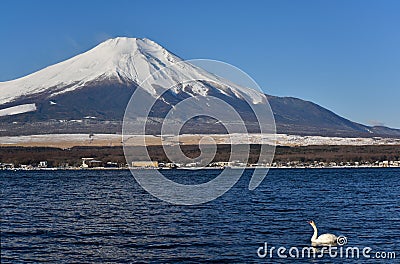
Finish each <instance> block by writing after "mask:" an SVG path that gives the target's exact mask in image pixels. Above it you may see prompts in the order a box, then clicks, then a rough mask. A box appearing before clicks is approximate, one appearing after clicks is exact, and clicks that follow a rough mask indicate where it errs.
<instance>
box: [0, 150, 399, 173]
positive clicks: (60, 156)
mask: <svg viewBox="0 0 400 264" xmlns="http://www.w3.org/2000/svg"><path fill="white" fill-rule="evenodd" d="M181 149H182V151H183V153H185V154H186V155H187V156H188V157H191V158H196V157H198V156H199V155H200V150H199V148H198V146H197V145H182V146H181ZM147 150H148V153H149V156H150V157H151V159H152V160H153V161H157V162H159V163H169V162H171V161H170V160H169V159H168V157H167V155H166V154H165V152H164V149H163V146H148V147H147ZM230 150H231V147H230V145H218V147H217V151H216V155H215V157H214V160H213V162H227V161H228V160H229V157H230ZM259 150H260V145H251V146H250V154H249V159H248V162H247V163H248V164H256V163H257V161H258V159H259ZM89 157H90V158H93V159H95V160H97V161H100V162H101V163H103V164H106V163H109V164H117V166H118V167H124V166H126V160H125V156H124V152H123V148H122V147H120V146H118V147H72V148H68V149H60V148H50V147H0V164H13V166H15V167H19V166H21V165H31V166H34V167H38V166H39V165H40V163H41V162H44V161H45V162H46V166H48V167H66V166H71V167H77V168H78V167H81V165H82V158H89ZM137 160H141V157H138V158H137ZM399 162H400V146H399V145H379V146H298V147H283V146H277V147H276V150H275V156H274V160H273V164H274V166H276V167H286V166H287V167H310V166H311V167H313V166H314V167H329V166H380V167H382V166H385V165H394V166H399ZM271 165H272V164H271Z"/></svg>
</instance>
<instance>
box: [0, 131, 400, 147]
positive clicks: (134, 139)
mask: <svg viewBox="0 0 400 264" xmlns="http://www.w3.org/2000/svg"><path fill="white" fill-rule="evenodd" d="M124 140H125V142H126V143H127V144H128V145H132V146H140V145H144V144H146V145H160V144H161V143H163V144H165V145H174V144H184V145H190V144H198V143H199V142H200V141H201V143H203V144H210V143H213V142H215V143H216V144H230V143H233V144H240V143H242V144H245V143H251V144H260V143H263V144H273V143H274V142H275V143H276V145H280V146H309V145H400V139H393V138H340V137H320V136H296V135H285V134H277V135H275V136H274V135H265V134H264V135H260V134H249V135H244V134H232V135H230V136H229V135H217V134H213V135H180V136H172V135H171V136H163V137H157V136H152V135H147V136H141V135H129V136H125V137H124ZM121 145H122V136H121V135H118V134H94V135H89V134H47V135H31V136H15V137H9V136H7V137H0V146H32V147H39V146H48V147H60V148H70V147H73V146H121Z"/></svg>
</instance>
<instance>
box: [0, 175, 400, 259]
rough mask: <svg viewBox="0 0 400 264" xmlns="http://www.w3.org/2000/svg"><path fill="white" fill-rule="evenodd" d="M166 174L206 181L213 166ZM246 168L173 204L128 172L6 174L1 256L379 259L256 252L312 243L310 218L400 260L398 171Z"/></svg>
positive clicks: (353, 243)
mask: <svg viewBox="0 0 400 264" xmlns="http://www.w3.org/2000/svg"><path fill="white" fill-rule="evenodd" d="M165 173H166V174H167V176H168V177H169V178H171V179H178V178H182V177H198V178H201V179H202V180H201V182H205V181H207V180H209V179H211V178H213V177H215V176H216V175H217V174H218V173H219V171H218V170H215V171H213V170H206V171H197V172H187V171H180V170H176V171H166V172H165ZM249 175H250V171H246V173H245V175H244V176H243V177H242V178H241V180H240V181H239V182H238V183H237V184H236V185H235V187H234V188H233V189H231V190H230V191H229V192H227V193H226V194H225V195H223V196H222V197H220V198H218V199H217V200H214V201H212V202H209V203H207V204H203V205H197V206H176V205H171V204H167V203H165V202H163V201H160V200H158V199H157V198H154V197H153V196H151V195H150V194H148V193H147V192H146V191H144V190H143V189H142V188H141V187H140V186H139V185H138V184H137V183H136V181H135V179H134V178H133V177H132V176H131V174H130V172H129V171H52V172H50V171H36V172H35V171H33V172H32V171H31V172H29V171H28V172H5V171H2V172H0V181H1V262H2V263H9V262H13V263H20V262H46V261H48V262H52V263H55V262H57V263H93V262H101V263H126V262H128V263H137V262H152V263H179V262H182V263H188V262H189V263H190V262H191V263H197V262H207V263H209V262H215V263H222V262H227V263H252V262H261V263H286V262H296V263H297V262H300V263H376V262H377V259H366V258H363V257H360V259H341V258H332V257H330V256H327V255H325V256H324V257H323V258H311V259H309V258H300V259H296V260H293V259H291V260H289V259H280V258H279V257H278V256H277V255H276V252H275V253H274V256H273V257H274V259H270V258H269V256H267V257H266V258H259V256H258V255H257V250H258V249H259V247H261V246H263V245H264V243H268V247H272V246H274V247H276V248H278V247H280V246H282V247H287V248H288V249H289V248H290V247H294V246H295V247H299V248H300V249H301V248H302V247H308V246H309V245H310V238H311V235H312V228H311V226H310V225H308V223H307V221H308V220H310V219H313V220H314V221H315V222H316V224H317V226H318V228H319V230H320V232H321V233H328V232H329V233H333V234H336V235H344V236H346V237H347V239H348V245H347V246H354V247H360V248H361V249H362V248H363V247H371V248H372V251H371V252H373V253H374V252H378V251H391V252H392V251H394V252H395V253H396V256H397V259H396V260H393V259H391V260H387V259H386V260H382V261H381V262H382V263H399V259H400V198H399V197H400V169H389V168H388V169H308V170H307V169H298V170H297V169H296V170H294V169H287V170H284V169H279V170H271V171H270V172H269V174H268V176H267V177H266V178H265V180H264V182H263V183H262V184H261V185H260V186H259V187H258V188H257V189H256V190H254V191H249V190H248V188H247V187H248V183H249V179H250V176H249ZM269 249H270V248H269ZM286 254H287V252H286ZM371 255H373V254H371Z"/></svg>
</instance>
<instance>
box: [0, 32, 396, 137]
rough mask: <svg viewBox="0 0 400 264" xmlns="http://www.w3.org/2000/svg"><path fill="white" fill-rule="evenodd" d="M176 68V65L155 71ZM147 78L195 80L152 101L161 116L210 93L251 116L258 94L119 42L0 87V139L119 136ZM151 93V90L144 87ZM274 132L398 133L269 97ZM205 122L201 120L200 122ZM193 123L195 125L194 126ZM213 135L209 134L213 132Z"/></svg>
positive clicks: (144, 43)
mask: <svg viewBox="0 0 400 264" xmlns="http://www.w3.org/2000/svg"><path fill="white" fill-rule="evenodd" d="M175 63H179V65H180V67H175V68H173V69H172V70H170V71H168V73H167V74H165V72H164V73H163V72H159V70H160V69H162V68H164V67H166V66H169V65H172V64H175ZM148 76H151V77H150V78H153V79H154V81H156V80H157V79H160V78H164V79H167V80H170V81H171V82H172V81H178V80H179V79H181V78H182V76H185V77H186V78H190V79H195V80H210V81H195V82H191V83H189V84H182V85H178V86H176V87H174V89H172V90H169V91H168V92H166V93H165V94H163V96H162V97H161V98H159V99H158V100H157V104H155V106H154V107H155V109H153V111H152V115H153V117H154V118H161V119H162V118H163V117H164V116H165V114H166V113H167V112H168V111H169V110H170V109H171V108H172V107H173V106H174V105H176V104H177V103H179V102H181V101H182V100H184V99H186V98H189V97H193V96H205V95H211V96H215V97H217V98H219V99H221V100H224V101H225V102H227V103H229V104H230V105H232V106H233V107H234V108H235V109H236V110H237V111H238V112H239V113H240V115H241V116H242V117H243V118H244V119H249V120H250V119H251V118H252V114H251V113H250V112H251V111H250V109H251V108H249V105H248V103H247V102H251V103H252V104H259V103H262V102H263V98H264V97H263V95H262V94H260V93H258V92H256V91H254V90H252V89H249V88H245V87H242V86H240V85H237V84H235V83H233V82H229V81H227V80H224V81H223V82H222V83H223V84H221V80H222V78H220V77H218V76H216V75H214V74H211V73H209V72H207V71H206V70H204V69H202V68H200V67H197V66H194V65H192V64H190V63H188V62H184V61H183V60H182V59H181V58H179V57H178V56H176V55H174V54H173V53H171V52H169V51H168V50H166V49H165V48H163V47H162V46H160V45H159V44H157V43H155V42H154V41H151V40H149V39H138V38H125V37H119V38H114V39H109V40H107V41H105V42H103V43H101V44H99V45H98V46H96V47H94V48H92V49H91V50H89V51H87V52H84V53H82V54H80V55H77V56H75V57H72V58H70V59H68V60H66V61H63V62H60V63H57V64H55V65H52V66H49V67H47V68H44V69H42V70H40V71H37V72H35V73H32V74H29V75H27V76H25V77H22V78H19V79H15V80H11V81H6V82H0V124H1V129H0V135H22V134H41V133H82V132H83V133H119V132H120V131H121V125H122V119H123V116H124V112H125V108H126V106H127V104H128V102H129V99H130V97H131V96H132V94H133V93H134V91H135V90H136V89H138V88H139V89H145V88H143V87H142V86H140V87H139V84H140V83H142V82H143V81H144V80H145V79H146V78H147V77H148ZM146 89H147V90H146V92H147V93H148V94H150V95H155V94H156V89H157V87H150V88H146ZM267 98H268V101H269V103H270V105H271V108H272V111H273V114H274V116H275V120H276V126H277V132H278V133H287V134H300V135H324V136H327V135H328V136H366V137H372V136H394V137H398V136H400V130H396V129H390V128H386V127H369V126H365V125H361V124H358V123H354V122H351V121H349V120H347V119H345V118H342V117H340V116H338V115H336V114H334V113H333V112H331V111H329V110H327V109H325V108H323V107H321V106H318V105H316V104H314V103H311V102H307V101H303V100H301V99H297V98H291V97H275V96H271V95H267ZM202 122H203V123H202ZM195 124H197V126H196V125H195ZM199 124H210V123H209V122H208V121H207V120H201V118H200V119H199V120H196V122H194V123H193V126H191V127H192V128H193V127H194V128H195V130H193V131H192V130H190V131H189V130H188V131H186V132H196V133H208V132H210V131H211V130H212V129H217V130H218V129H221V128H215V127H214V128H212V126H207V125H199ZM213 132H215V131H213Z"/></svg>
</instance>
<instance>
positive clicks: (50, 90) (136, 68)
mask: <svg viewBox="0 0 400 264" xmlns="http://www.w3.org/2000/svg"><path fill="white" fill-rule="evenodd" d="M177 62H180V63H179V65H178V66H176V67H173V68H171V69H169V70H168V72H159V70H160V69H162V68H164V67H167V66H169V65H171V64H174V63H177ZM149 76H151V77H150V78H149V82H150V83H151V82H152V81H154V82H153V83H160V80H166V82H165V83H166V84H172V83H180V82H179V81H180V80H182V79H184V80H211V81H214V82H215V83H221V82H222V83H224V84H225V85H222V86H220V87H219V88H218V89H219V92H221V93H223V94H230V96H235V97H238V98H241V97H242V96H246V97H248V98H250V99H251V100H252V101H253V102H254V103H259V102H261V101H262V98H263V96H262V94H261V93H258V92H256V91H254V90H252V89H248V88H244V87H240V86H238V85H235V84H233V83H230V82H228V81H227V80H223V79H222V78H219V77H217V76H215V75H213V74H210V73H208V72H207V71H205V70H203V69H201V68H199V67H196V66H194V65H192V64H190V63H187V62H184V61H182V60H181V59H180V58H179V57H177V56H175V55H174V54H172V53H170V52H169V51H167V50H166V49H165V48H163V47H162V46H160V45H159V44H157V43H156V42H154V41H152V40H149V39H146V38H143V39H139V38H127V37H118V38H114V39H109V40H106V41H104V42H103V43H100V44H99V45H98V46H96V47H94V48H92V49H91V50H89V51H86V52H84V53H82V54H79V55H77V56H75V57H72V58H70V59H68V60H66V61H63V62H60V63H57V64H55V65H52V66H49V67H47V68H44V69H42V70H40V71H37V72H35V73H32V74H30V75H27V76H25V77H22V78H19V79H16V80H12V81H7V82H0V104H4V103H9V102H13V101H15V100H16V99H18V98H22V97H27V96H29V97H31V96H34V95H38V94H41V93H46V94H48V95H49V96H50V97H52V96H56V95H59V94H63V93H66V92H70V91H73V90H76V89H78V88H81V87H84V86H85V85H86V84H88V83H90V82H93V81H96V82H97V81H100V82H101V81H104V80H113V81H115V80H117V81H118V82H120V83H124V82H134V83H136V84H140V83H142V82H143V81H144V80H146V78H148V77H149ZM156 80H157V81H156ZM144 89H146V90H147V91H148V92H149V93H150V94H156V92H155V90H154V89H155V88H154V87H153V86H152V85H148V86H146V87H145V88H144ZM174 89H175V90H173V92H175V93H179V92H181V90H179V89H185V87H184V86H180V87H175V88H174ZM208 89H209V88H208V87H207V86H205V85H203V84H202V83H200V82H194V83H193V84H192V85H191V89H190V91H189V90H185V91H184V92H185V93H187V94H189V95H192V96H195V95H206V94H207V93H208Z"/></svg>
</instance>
